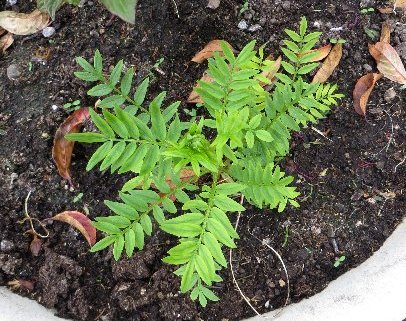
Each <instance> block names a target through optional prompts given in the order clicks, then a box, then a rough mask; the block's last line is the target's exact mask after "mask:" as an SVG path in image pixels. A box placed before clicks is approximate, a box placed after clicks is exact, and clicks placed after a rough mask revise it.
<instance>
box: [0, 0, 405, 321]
mask: <svg viewBox="0 0 406 321" xmlns="http://www.w3.org/2000/svg"><path fill="white" fill-rule="evenodd" d="M34 2H35V1H31V2H29V1H19V3H21V8H20V9H21V11H25V12H28V11H30V10H31V9H32V8H33V7H34ZM242 2H243V1H236V0H222V1H221V5H220V7H219V8H218V9H216V10H211V9H208V8H206V4H207V0H195V1H188V0H176V3H177V7H178V10H179V16H180V18H178V17H177V15H176V11H175V7H174V5H173V1H172V0H164V1H147V0H143V1H140V3H139V6H138V10H137V21H136V25H135V26H130V25H128V24H125V23H123V22H121V21H120V20H118V19H117V18H116V19H114V20H113V21H112V23H109V20H110V18H111V16H110V14H109V13H108V12H107V11H105V10H104V9H103V8H102V7H101V6H99V5H96V6H91V5H89V4H85V6H84V7H83V8H72V7H68V6H66V7H64V8H63V9H62V10H60V11H59V12H58V13H57V16H56V20H55V22H54V23H53V26H54V27H55V28H56V29H57V30H56V34H55V35H54V36H53V37H52V38H51V39H46V38H44V37H43V36H42V35H41V34H38V35H34V36H28V37H27V36H26V37H18V36H16V37H15V42H14V44H13V46H12V47H11V48H9V49H8V51H7V53H6V54H5V55H4V56H3V57H0V186H1V188H0V199H1V207H0V242H1V248H0V285H6V284H7V283H8V282H9V281H12V280H14V279H24V280H29V281H32V282H34V289H33V290H32V291H30V290H25V289H23V288H21V289H20V290H17V291H18V292H19V293H21V294H23V295H26V296H29V297H31V298H34V299H35V300H37V301H38V302H40V303H41V304H43V305H45V306H47V307H53V308H55V309H56V310H57V314H58V315H59V316H63V317H67V318H73V319H76V320H104V321H106V320H126V321H128V320H154V321H156V320H213V321H220V320H240V319H242V318H244V317H249V316H252V315H253V314H254V313H253V311H252V310H251V309H250V308H249V307H248V306H247V304H246V303H245V302H244V301H243V299H242V297H241V296H240V294H239V293H238V292H237V290H236V288H235V286H234V285H233V282H232V278H231V273H230V271H229V270H224V271H223V272H222V277H223V278H224V282H223V283H222V284H218V285H217V286H216V287H215V290H216V292H217V293H218V295H219V296H220V297H221V301H220V302H219V303H211V304H209V305H208V307H207V308H206V309H202V308H201V307H199V306H198V304H196V303H194V302H192V301H190V299H189V297H188V296H185V295H181V294H179V292H178V288H179V279H178V278H177V277H176V276H175V275H174V274H173V273H172V272H173V267H172V266H168V265H165V264H163V263H162V262H161V258H162V256H163V255H164V253H165V252H166V251H167V249H168V248H169V247H170V244H171V243H172V242H173V240H172V239H171V238H170V237H168V235H166V234H164V233H161V232H157V233H156V234H155V235H154V236H153V237H151V238H149V239H148V241H147V244H146V249H145V251H143V252H140V253H137V254H135V256H134V257H133V258H132V259H129V260H122V261H120V262H118V263H114V261H113V260H112V255H111V252H109V251H102V252H99V253H96V254H92V253H89V251H88V250H89V249H88V245H87V243H86V241H85V240H84V238H83V237H82V236H81V235H80V234H79V233H78V232H77V231H76V230H74V229H72V228H71V227H69V226H68V225H66V224H64V223H60V222H54V223H53V224H49V225H48V226H47V228H48V229H49V230H50V233H51V234H50V237H49V238H48V239H46V240H45V241H44V243H43V245H42V249H41V251H40V253H39V256H37V257H34V256H33V255H32V253H31V252H30V250H29V244H30V237H29V236H27V235H24V231H26V230H27V229H28V223H25V224H19V223H18V221H19V220H21V219H22V218H23V217H24V200H25V198H26V196H27V194H28V192H29V191H30V190H31V191H32V196H31V198H30V200H29V202H28V211H29V214H30V215H31V216H32V217H35V218H38V219H40V220H42V219H46V218H49V217H51V216H53V215H54V214H56V213H59V212H62V211H64V210H68V209H70V210H73V209H77V210H80V211H84V210H85V209H88V210H89V215H90V217H92V218H93V217H95V216H100V215H107V209H106V208H105V207H104V206H103V204H102V201H103V200H104V199H112V198H114V197H115V195H117V190H118V189H119V188H120V187H121V185H122V183H123V182H124V181H125V178H122V177H119V176H116V175H113V176H112V175H109V174H108V173H100V172H99V171H92V172H89V173H87V172H86V171H85V165H86V162H87V160H88V158H89V156H90V154H91V151H92V147H86V146H84V145H80V144H77V146H76V147H75V156H74V159H73V165H72V173H73V179H74V181H75V184H76V185H77V188H76V189H75V190H74V191H71V190H69V188H68V186H67V185H66V182H64V181H63V180H62V179H61V178H60V177H59V176H58V174H57V171H56V169H55V166H54V164H53V161H52V158H51V148H52V137H53V135H54V133H55V131H56V129H57V127H58V125H59V124H60V123H61V122H62V121H63V119H64V118H66V116H67V113H66V111H65V110H64V108H62V105H63V104H64V103H66V102H69V101H73V100H75V99H80V100H81V102H82V104H84V105H92V104H93V103H94V100H92V99H91V98H88V97H86V95H85V93H86V87H85V84H83V83H82V82H81V81H78V80H77V79H75V78H74V76H73V71H74V70H76V69H77V66H76V65H75V62H74V58H75V57H76V56H79V55H82V56H84V57H86V58H89V59H90V57H91V56H92V54H93V52H94V50H95V49H96V48H99V49H100V50H101V52H102V54H103V56H104V58H105V63H106V66H110V65H112V64H113V63H114V62H116V61H118V60H119V59H124V60H125V61H126V62H127V64H128V65H133V66H135V68H136V70H137V72H138V74H137V76H138V79H141V78H142V77H143V76H144V75H145V74H147V73H148V72H149V71H150V69H151V66H153V65H154V63H155V62H156V61H157V60H158V59H159V58H161V57H163V58H164V62H163V63H162V64H161V66H160V69H161V70H162V71H163V72H156V71H153V73H154V74H155V80H154V82H153V85H152V88H151V92H150V94H151V96H152V95H154V94H156V93H157V92H159V91H161V90H167V91H168V95H169V100H171V101H173V100H175V99H180V100H182V101H185V99H186V98H187V96H188V94H189V92H190V90H191V88H192V87H193V84H194V83H195V81H196V79H198V78H200V76H201V75H202V72H203V70H204V69H205V67H204V66H199V65H196V64H194V63H191V62H190V59H191V57H192V56H193V55H194V54H195V53H196V52H197V51H198V50H199V49H201V48H202V46H204V44H206V43H207V42H208V41H210V40H212V39H226V40H227V41H229V42H230V43H231V44H232V45H233V46H234V48H236V49H241V48H242V46H243V45H244V44H245V43H246V42H248V41H249V40H251V39H253V38H255V39H258V41H259V43H264V42H266V41H269V43H268V45H267V49H268V50H269V52H272V53H276V52H277V51H278V45H279V43H280V41H281V39H282V37H283V29H284V28H286V27H290V28H294V27H295V26H296V24H297V22H298V21H299V19H300V16H302V15H305V16H307V18H308V20H309V22H310V23H309V24H310V26H312V28H313V29H317V27H318V29H319V30H321V31H323V32H324V35H323V42H326V41H328V39H329V38H343V39H345V40H346V41H347V42H346V44H345V45H344V48H345V49H344V56H343V59H342V61H341V64H340V66H339V68H338V69H337V71H336V72H335V73H334V75H333V77H332V79H331V81H333V82H337V83H338V84H339V86H340V89H341V91H342V92H343V93H345V94H346V98H345V99H343V100H342V102H341V103H340V105H339V106H337V107H336V108H335V109H334V111H333V112H332V113H331V114H330V115H329V117H328V118H327V119H325V120H324V121H323V122H321V123H320V124H318V125H317V126H316V127H317V129H319V130H320V131H322V132H325V133H326V134H327V139H326V138H324V137H322V136H321V135H319V134H318V133H317V132H316V131H314V130H312V129H310V128H308V129H306V130H304V131H303V132H301V133H299V134H298V135H295V138H294V141H293V144H292V152H291V155H290V156H289V157H288V158H287V159H286V160H285V161H284V163H283V165H284V168H285V169H286V171H287V172H288V173H290V174H293V175H295V176H296V177H297V182H296V184H297V186H298V189H299V190H300V192H301V193H302V196H301V198H300V203H301V208H300V209H297V210H294V209H291V208H289V209H288V210H286V211H285V212H284V213H283V214H277V213H275V212H273V211H270V210H257V209H254V208H249V209H248V211H247V212H245V213H244V215H243V216H242V218H241V221H240V225H239V233H240V236H241V239H240V241H239V242H238V249H237V250H235V251H234V253H233V265H234V270H235V274H236V278H237V280H238V283H239V285H240V287H241V289H242V291H243V292H244V293H245V295H246V296H247V297H248V298H250V300H251V303H252V304H253V305H254V306H255V307H256V308H257V309H258V311H260V312H266V311H269V310H271V309H273V308H277V307H280V306H282V305H283V302H284V300H285V297H286V294H287V287H286V276H285V274H284V272H283V269H282V266H281V264H280V263H279V261H278V260H277V259H276V257H275V256H274V255H273V254H272V252H271V251H270V250H269V249H268V248H267V247H265V246H264V245H263V243H268V244H270V245H272V246H273V247H274V248H275V249H276V250H277V251H278V252H279V253H280V254H281V255H282V257H283V258H284V261H285V263H286V265H287V268H288V272H289V276H290V282H291V287H292V288H291V298H292V300H291V301H292V302H297V301H299V300H301V299H303V298H306V297H309V296H311V295H313V294H315V293H317V292H319V291H321V290H322V289H324V288H325V287H326V286H327V284H328V283H329V282H330V281H331V280H333V279H335V278H337V277H338V276H339V275H341V274H342V273H345V272H346V271H347V270H349V269H351V268H354V267H355V266H357V265H359V264H360V263H362V262H363V261H364V260H366V259H367V258H368V257H369V256H371V255H372V253H373V252H374V251H376V250H377V249H379V247H380V246H381V245H382V243H383V242H384V241H385V239H386V238H387V237H388V236H389V235H390V234H391V232H392V231H393V230H394V228H395V227H396V225H397V224H398V223H399V222H400V220H401V219H402V217H403V216H405V210H404V209H405V205H406V204H405V203H406V198H405V194H404V193H405V192H404V191H405V188H406V179H405V177H406V175H405V174H406V164H405V163H402V161H404V159H405V156H406V146H405V143H406V134H405V131H404V128H406V116H405V115H406V114H405V110H404V105H405V103H406V91H402V90H401V89H400V86H399V85H397V84H395V83H392V82H390V81H389V80H384V79H383V80H381V81H380V82H379V83H378V85H377V87H376V88H375V90H374V92H373V94H372V97H371V100H370V105H369V106H370V107H369V113H368V116H367V119H364V118H362V117H360V116H359V115H357V114H355V112H354V111H353V107H352V99H351V96H352V95H351V93H352V89H353V87H354V84H355V82H356V80H357V78H359V77H360V76H361V75H363V74H365V73H366V72H369V71H370V70H371V69H373V68H375V64H374V62H373V60H372V59H371V57H370V56H369V53H368V47H367V44H368V42H371V40H370V39H369V38H368V36H367V35H366V33H365V31H364V28H369V29H376V30H378V31H379V29H380V24H381V22H382V21H383V20H384V19H389V21H390V23H391V25H392V26H393V28H394V32H393V33H392V45H394V46H395V47H396V48H397V49H398V50H399V52H401V54H402V57H403V59H405V58H406V57H405V55H406V50H404V51H402V49H405V46H406V39H405V37H406V36H405V35H406V31H405V29H404V27H402V26H404V23H405V22H406V18H405V16H404V15H403V16H402V14H401V13H398V14H397V15H391V16H387V15H386V16H383V15H380V14H378V13H372V14H369V15H361V14H360V1H354V0H340V1H338V0H326V1H313V0H301V1H296V0H290V1H281V0H251V1H250V4H251V6H250V9H249V10H248V11H246V12H245V13H244V14H242V15H239V9H240V8H241V5H242ZM361 2H362V3H363V4H364V5H365V6H366V7H371V6H372V7H375V6H376V5H378V2H377V1H374V0H369V1H365V0H364V1H361ZM2 8H5V1H0V9H2ZM243 18H244V19H245V20H246V21H247V22H248V24H249V25H250V26H252V25H255V24H259V25H260V26H261V28H260V29H259V30H257V31H255V32H250V31H247V30H240V29H238V28H237V25H238V23H239V21H240V20H241V19H243ZM396 22H402V23H403V25H402V24H398V25H396ZM339 27H342V29H341V30H339V31H331V28H339ZM333 30H334V29H333ZM404 61H405V60H404ZM11 64H15V65H16V66H17V67H18V68H19V71H20V73H21V75H20V77H19V78H18V79H17V80H15V81H11V80H10V79H8V78H7V76H6V69H7V67H8V66H10V65H11ZM391 88H392V89H391ZM393 91H394V93H395V94H394V95H391V92H393ZM53 105H55V106H56V108H55V107H54V108H52V106H53ZM182 106H183V108H185V109H191V108H193V106H187V105H186V104H183V105H182ZM80 192H81V193H83V197H82V198H81V199H80V200H79V201H77V202H76V203H75V202H74V201H73V199H74V197H75V196H76V195H78V194H79V193H80ZM232 219H233V221H235V219H236V217H233V218H232ZM342 255H344V256H345V261H344V262H343V264H342V265H340V266H339V267H338V268H335V267H333V264H334V262H335V260H336V258H338V257H340V256H342Z"/></svg>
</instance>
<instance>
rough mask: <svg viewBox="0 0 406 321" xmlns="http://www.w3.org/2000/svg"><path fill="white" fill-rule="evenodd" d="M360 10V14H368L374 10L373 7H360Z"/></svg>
mask: <svg viewBox="0 0 406 321" xmlns="http://www.w3.org/2000/svg"><path fill="white" fill-rule="evenodd" d="M360 12H361V13H362V14H370V13H373V12H375V9H374V8H362V9H361V10H360Z"/></svg>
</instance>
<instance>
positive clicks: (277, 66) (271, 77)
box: [261, 56, 282, 86]
mask: <svg viewBox="0 0 406 321" xmlns="http://www.w3.org/2000/svg"><path fill="white" fill-rule="evenodd" d="M268 58H269V60H271V59H272V56H269V57H268ZM268 58H267V59H268ZM281 62H282V57H281V56H279V57H278V59H276V60H275V61H274V64H273V65H272V67H271V69H270V70H267V71H263V72H262V73H261V75H262V76H264V77H266V78H268V79H269V80H270V81H273V80H274V78H275V75H276V73H277V72H278V71H279V69H280V68H281ZM265 85H266V84H265V83H262V82H261V86H265Z"/></svg>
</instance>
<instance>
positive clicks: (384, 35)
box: [379, 21, 390, 43]
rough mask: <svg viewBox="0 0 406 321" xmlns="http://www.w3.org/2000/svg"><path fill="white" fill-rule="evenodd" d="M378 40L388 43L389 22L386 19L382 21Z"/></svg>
mask: <svg viewBox="0 0 406 321" xmlns="http://www.w3.org/2000/svg"><path fill="white" fill-rule="evenodd" d="M379 41H380V42H386V43H390V24H389V23H387V22H386V21H385V22H383V23H382V29H381V38H380V40H379Z"/></svg>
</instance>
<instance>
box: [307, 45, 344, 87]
mask: <svg viewBox="0 0 406 321" xmlns="http://www.w3.org/2000/svg"><path fill="white" fill-rule="evenodd" d="M342 56H343V45H342V44H341V43H337V44H335V45H334V47H333V49H331V51H330V53H329V54H328V56H327V58H326V60H324V62H323V64H322V65H321V67H320V69H319V70H318V71H317V73H316V75H315V76H314V77H313V83H315V82H319V83H324V82H326V81H327V79H329V78H330V76H331V75H332V74H333V72H334V70H335V69H336V67H337V66H338V64H339V63H340V60H341V57H342Z"/></svg>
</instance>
